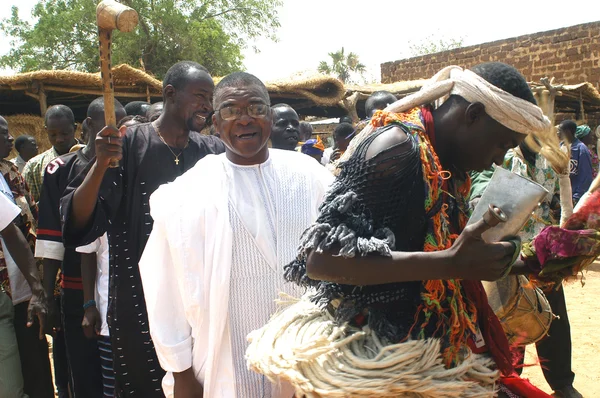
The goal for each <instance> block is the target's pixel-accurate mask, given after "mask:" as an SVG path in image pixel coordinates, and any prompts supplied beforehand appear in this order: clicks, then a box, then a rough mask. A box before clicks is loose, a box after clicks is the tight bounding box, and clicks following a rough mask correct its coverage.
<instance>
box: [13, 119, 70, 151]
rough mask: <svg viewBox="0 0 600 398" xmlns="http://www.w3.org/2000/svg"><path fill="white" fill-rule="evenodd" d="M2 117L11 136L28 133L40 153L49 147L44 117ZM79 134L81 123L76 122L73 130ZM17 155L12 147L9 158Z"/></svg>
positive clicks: (15, 136)
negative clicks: (34, 140)
mask: <svg viewBox="0 0 600 398" xmlns="http://www.w3.org/2000/svg"><path fill="white" fill-rule="evenodd" d="M4 119H6V121H7V122H8V131H9V133H10V135H12V136H13V138H17V137H18V136H20V135H23V134H28V135H31V136H33V137H35V139H36V140H37V143H38V147H39V153H42V152H44V151H46V150H48V149H50V147H51V145H50V141H48V134H46V129H45V128H44V118H43V117H41V116H37V115H12V116H4ZM80 136H81V125H80V124H77V129H76V131H75V137H80ZM15 156H17V151H16V150H14V149H13V151H12V152H11V154H10V156H9V158H13V157H15Z"/></svg>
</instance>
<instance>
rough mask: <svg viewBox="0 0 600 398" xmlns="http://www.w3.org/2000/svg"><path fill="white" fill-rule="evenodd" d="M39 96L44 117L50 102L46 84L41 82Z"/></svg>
mask: <svg viewBox="0 0 600 398" xmlns="http://www.w3.org/2000/svg"><path fill="white" fill-rule="evenodd" d="M39 97H40V99H39V101H40V112H41V113H42V117H44V116H46V111H47V110H48V103H47V102H46V90H44V84H40V93H39Z"/></svg>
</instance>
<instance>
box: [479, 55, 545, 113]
mask: <svg viewBox="0 0 600 398" xmlns="http://www.w3.org/2000/svg"><path fill="white" fill-rule="evenodd" d="M471 71H472V72H473V73H475V74H477V75H479V76H480V77H482V78H483V79H484V80H486V81H487V82H488V83H490V84H493V85H494V86H496V87H498V88H499V89H501V90H503V91H506V92H507V93H509V94H512V95H513V96H515V97H517V98H521V99H522V100H525V101H527V102H531V103H532V104H535V105H537V101H536V100H535V97H534V96H533V93H532V92H531V89H530V88H529V84H527V81H526V80H525V77H523V75H522V74H521V72H519V71H518V70H517V69H516V68H515V67H513V66H510V65H508V64H505V63H503V62H486V63H483V64H479V65H475V66H474V67H472V68H471Z"/></svg>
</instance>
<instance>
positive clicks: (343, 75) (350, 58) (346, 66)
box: [317, 47, 367, 83]
mask: <svg viewBox="0 0 600 398" xmlns="http://www.w3.org/2000/svg"><path fill="white" fill-rule="evenodd" d="M329 57H330V58H331V64H329V63H327V61H321V62H320V63H319V66H318V68H317V70H318V71H319V72H321V73H324V74H326V75H334V76H336V77H337V78H338V79H340V80H341V81H342V82H344V83H351V82H352V79H351V78H352V74H358V75H360V76H362V75H363V74H364V73H365V71H366V69H367V68H366V66H365V65H364V64H362V63H360V60H359V59H358V55H356V54H355V53H353V52H349V53H348V54H347V55H346V53H345V52H344V47H342V49H341V50H339V51H336V52H332V53H329Z"/></svg>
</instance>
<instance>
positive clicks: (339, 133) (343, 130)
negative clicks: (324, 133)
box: [333, 123, 354, 138]
mask: <svg viewBox="0 0 600 398" xmlns="http://www.w3.org/2000/svg"><path fill="white" fill-rule="evenodd" d="M352 133H354V126H352V125H351V124H350V123H340V124H338V125H337V127H336V128H335V130H333V136H334V137H336V138H346V137H348V136H349V135H351V134H352Z"/></svg>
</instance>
